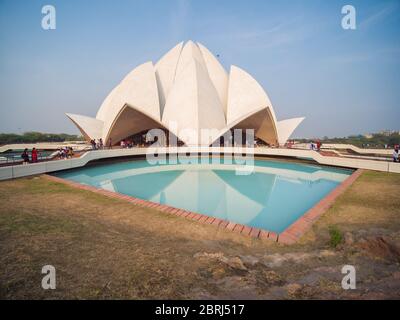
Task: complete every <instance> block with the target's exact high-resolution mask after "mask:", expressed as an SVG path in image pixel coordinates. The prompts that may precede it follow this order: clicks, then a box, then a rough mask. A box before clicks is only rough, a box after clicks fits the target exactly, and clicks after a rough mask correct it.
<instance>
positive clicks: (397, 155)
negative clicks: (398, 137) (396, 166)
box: [393, 148, 399, 162]
mask: <svg viewBox="0 0 400 320" xmlns="http://www.w3.org/2000/svg"><path fill="white" fill-rule="evenodd" d="M398 161H399V150H398V149H396V148H395V149H394V150H393V162H398Z"/></svg>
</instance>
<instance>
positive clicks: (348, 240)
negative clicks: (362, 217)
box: [344, 232, 354, 246]
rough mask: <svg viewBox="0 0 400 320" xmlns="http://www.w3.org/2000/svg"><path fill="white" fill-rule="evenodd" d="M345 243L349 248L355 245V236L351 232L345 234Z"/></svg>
mask: <svg viewBox="0 0 400 320" xmlns="http://www.w3.org/2000/svg"><path fill="white" fill-rule="evenodd" d="M344 243H345V244H346V245H347V246H350V245H352V244H353V243H354V238H353V235H352V234H351V233H350V232H346V233H345V234H344Z"/></svg>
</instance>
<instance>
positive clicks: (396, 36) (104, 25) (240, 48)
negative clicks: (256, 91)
mask: <svg viewBox="0 0 400 320" xmlns="http://www.w3.org/2000/svg"><path fill="white" fill-rule="evenodd" d="M46 4H51V5H54V6H55V8H56V13H57V29H56V30H50V31H44V30H43V29H42V28H41V19H42V16H43V15H42V13H41V8H42V6H43V5H46ZM345 4H351V5H353V6H354V7H355V8H356V10H357V30H354V31H352V30H344V29H342V27H341V19H342V14H341V8H342V6H343V5H345ZM188 39H192V40H194V41H199V42H201V43H203V44H204V45H205V46H207V47H208V48H209V49H210V50H211V51H212V52H213V53H214V54H219V55H220V61H221V62H222V63H223V65H224V66H225V67H226V68H227V69H228V68H229V66H230V65H231V64H234V65H237V66H239V67H241V68H243V69H245V70H247V71H248V72H249V73H250V74H252V75H253V76H254V77H255V78H256V79H257V80H258V81H259V83H260V84H261V85H262V86H263V87H264V89H265V90H266V92H267V93H268V95H269V96H270V98H271V101H272V103H273V105H274V108H275V112H276V114H277V117H278V119H284V118H289V117H296V116H302V115H304V116H306V117H307V119H306V120H305V121H304V122H303V123H302V124H301V126H300V127H299V128H298V130H297V131H296V132H295V136H296V137H316V136H324V135H327V136H345V135H349V134H356V133H365V132H373V131H378V130H380V129H397V130H399V129H400V124H399V116H400V111H399V110H400V104H399V101H400V85H399V84H400V1H399V0H391V1H367V0H364V1H337V0H331V1H326V0H303V1H296V0H286V1H266V0H259V1H237V0H235V1H232V0H224V1H222V0H219V1H205V0H198V1H189V0H159V1H156V0H152V1H147V0H143V1H135V0H131V1H128V0H126V1H122V0H114V1H111V0H110V1H105V0H102V1H99V0H96V1H95V0H92V1H89V0H83V1H82V0H80V1H72V0H68V1H66V0H64V1H54V0H46V1H34V0H31V1H24V0H0V132H22V131H29V130H37V131H43V132H68V133H78V131H77V130H76V129H75V127H74V125H73V124H72V123H71V122H70V121H69V120H68V119H67V118H66V117H65V115H64V113H65V112H71V113H80V114H85V115H89V116H95V114H96V111H97V109H98V108H99V106H100V104H101V102H102V101H103V99H104V98H105V96H106V95H107V94H108V92H109V91H111V89H112V88H113V87H114V86H115V85H117V84H118V83H119V81H120V80H121V79H122V78H123V77H124V76H125V75H126V74H127V73H128V72H129V71H130V70H131V69H133V68H134V67H135V66H137V65H139V64H141V63H144V62H146V61H149V60H151V61H153V62H155V61H157V60H158V59H159V58H160V57H161V56H162V55H163V54H164V53H165V52H167V51H168V50H169V49H170V48H172V47H173V46H174V45H176V44H177V43H178V42H180V41H183V40H188Z"/></svg>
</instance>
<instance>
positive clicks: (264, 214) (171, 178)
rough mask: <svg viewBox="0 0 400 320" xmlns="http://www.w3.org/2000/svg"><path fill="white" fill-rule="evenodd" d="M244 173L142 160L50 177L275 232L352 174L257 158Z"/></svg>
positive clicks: (222, 166)
mask: <svg viewBox="0 0 400 320" xmlns="http://www.w3.org/2000/svg"><path fill="white" fill-rule="evenodd" d="M254 166H255V167H254V171H253V173H251V174H249V175H237V174H236V171H235V169H234V168H235V167H234V166H232V165H225V164H220V163H217V164H211V163H208V164H185V165H184V164H177V165H171V164H168V165H157V166H152V165H150V164H149V163H148V162H147V161H145V160H138V161H130V162H123V163H115V164H107V165H98V166H93V167H88V168H80V169H76V170H70V171H64V172H58V173H56V174H55V175H56V176H58V177H61V178H65V179H69V180H73V181H76V182H79V183H82V184H87V185H91V186H95V187H98V188H103V189H106V190H109V191H114V192H119V193H122V194H126V195H130V196H134V197H137V198H141V199H145V200H150V201H153V202H157V203H161V204H167V205H170V206H173V207H177V208H181V209H186V210H189V211H193V212H198V213H202V214H205V215H208V216H213V217H217V218H220V219H226V220H229V221H232V222H236V223H240V224H244V225H248V226H251V227H257V228H260V229H264V230H269V231H274V232H277V233H280V232H282V231H284V230H285V229H286V228H287V227H288V226H290V225H291V224H292V223H293V222H295V221H296V220H297V219H298V218H299V217H301V216H302V215H303V214H304V213H305V212H306V211H307V210H308V209H310V208H311V207H313V206H314V205H315V204H316V203H317V202H318V201H320V200H321V199H322V198H323V197H324V196H326V195H327V194H328V193H329V192H330V191H331V190H333V189H334V188H335V187H336V186H337V185H338V184H340V183H341V182H342V181H343V180H345V179H346V178H347V177H348V176H349V175H350V174H351V173H352V171H350V170H344V169H343V170H342V169H336V168H326V167H320V166H316V165H307V164H296V163H289V162H278V161H267V160H260V161H257V160H256V161H255V162H254Z"/></svg>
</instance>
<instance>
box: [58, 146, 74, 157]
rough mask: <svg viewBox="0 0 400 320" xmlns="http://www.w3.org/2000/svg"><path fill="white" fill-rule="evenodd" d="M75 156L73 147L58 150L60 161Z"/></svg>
mask: <svg viewBox="0 0 400 320" xmlns="http://www.w3.org/2000/svg"><path fill="white" fill-rule="evenodd" d="M73 156H74V150H73V149H72V147H63V148H60V149H59V150H58V158H59V159H70V158H72V157H73Z"/></svg>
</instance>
